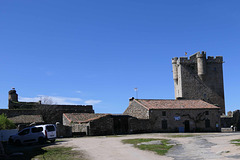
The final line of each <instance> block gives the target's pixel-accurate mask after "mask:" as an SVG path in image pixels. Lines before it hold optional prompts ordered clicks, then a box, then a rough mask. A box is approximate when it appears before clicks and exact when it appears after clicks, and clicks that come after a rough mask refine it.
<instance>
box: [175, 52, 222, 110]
mask: <svg viewBox="0 0 240 160" xmlns="http://www.w3.org/2000/svg"><path fill="white" fill-rule="evenodd" d="M222 63H223V57H222V56H217V57H215V58H214V57H211V56H208V58H206V52H204V51H202V53H200V52H197V53H195V54H193V55H192V56H190V58H189V59H188V58H187V57H180V58H178V57H174V58H173V59H172V67H173V79H174V89H175V98H176V99H192V100H194V99H195V100H197V99H198V100H204V101H206V102H208V103H211V104H214V105H216V106H218V107H220V108H221V113H224V114H225V102H224V87H223V69H222Z"/></svg>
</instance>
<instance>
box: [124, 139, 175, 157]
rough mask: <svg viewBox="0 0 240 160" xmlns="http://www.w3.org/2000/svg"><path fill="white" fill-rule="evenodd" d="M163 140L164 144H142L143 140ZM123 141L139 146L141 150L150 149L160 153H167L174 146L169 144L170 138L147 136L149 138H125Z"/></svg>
mask: <svg viewBox="0 0 240 160" xmlns="http://www.w3.org/2000/svg"><path fill="white" fill-rule="evenodd" d="M157 140H159V141H161V143H162V144H141V143H143V142H151V141H157ZM122 142H123V143H125V144H126V143H127V144H133V145H134V147H136V148H139V149H141V150H148V151H153V152H155V153H157V154H159V155H165V154H166V153H167V152H168V150H169V149H170V148H172V147H173V145H169V143H168V142H169V140H168V139H153V138H147V139H125V140H122Z"/></svg>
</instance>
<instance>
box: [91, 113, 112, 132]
mask: <svg viewBox="0 0 240 160" xmlns="http://www.w3.org/2000/svg"><path fill="white" fill-rule="evenodd" d="M89 123H90V125H89V127H90V128H89V135H111V134H113V133H114V131H113V128H114V127H113V118H112V117H111V116H110V115H108V116H105V117H101V118H99V119H96V120H93V121H90V122H89Z"/></svg>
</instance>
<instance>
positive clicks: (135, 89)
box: [134, 88, 138, 99]
mask: <svg viewBox="0 0 240 160" xmlns="http://www.w3.org/2000/svg"><path fill="white" fill-rule="evenodd" d="M134 91H135V92H136V99H138V88H134Z"/></svg>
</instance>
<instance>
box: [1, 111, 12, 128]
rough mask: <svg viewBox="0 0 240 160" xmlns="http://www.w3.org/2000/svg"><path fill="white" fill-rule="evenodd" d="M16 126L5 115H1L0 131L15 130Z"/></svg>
mask: <svg viewBox="0 0 240 160" xmlns="http://www.w3.org/2000/svg"><path fill="white" fill-rule="evenodd" d="M15 128H16V125H15V124H14V123H13V122H12V121H10V120H9V119H8V118H7V116H6V115H5V114H1V115H0V130H3V129H15Z"/></svg>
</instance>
